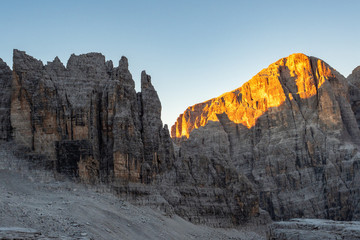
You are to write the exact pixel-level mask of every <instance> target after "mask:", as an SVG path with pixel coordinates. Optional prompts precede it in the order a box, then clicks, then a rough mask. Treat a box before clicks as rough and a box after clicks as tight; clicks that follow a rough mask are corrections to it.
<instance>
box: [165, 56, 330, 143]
mask: <svg viewBox="0 0 360 240" xmlns="http://www.w3.org/2000/svg"><path fill="white" fill-rule="evenodd" d="M331 77H334V75H333V73H332V70H331V69H330V67H329V66H328V65H327V64H326V63H324V62H323V61H321V60H319V59H317V58H314V57H308V56H306V55H304V54H301V53H296V54H292V55H290V56H289V57H287V58H282V59H280V60H278V61H277V62H275V63H273V64H271V65H270V66H269V67H268V68H266V69H263V70H262V71H260V72H259V73H258V74H257V75H255V76H254V77H253V78H252V79H251V80H249V81H248V82H246V83H245V84H244V85H243V86H241V87H240V88H237V89H235V90H234V91H231V92H227V93H224V94H222V95H221V96H219V97H217V98H213V99H210V100H208V101H206V102H203V103H199V104H195V105H193V106H191V107H188V108H187V109H186V110H185V112H184V113H183V114H181V115H180V116H179V117H178V119H177V121H176V122H175V124H174V125H173V126H172V128H171V135H172V137H173V138H183V137H186V138H188V137H189V134H190V132H191V131H192V130H193V129H195V128H199V127H201V126H205V125H206V124H207V122H208V121H219V120H218V117H217V114H222V113H226V114H227V116H228V117H229V120H231V121H232V122H234V123H237V124H243V125H244V126H246V127H248V128H251V127H253V126H254V125H255V122H256V120H257V119H258V118H259V117H260V116H261V115H263V113H264V112H265V111H267V110H268V109H269V108H272V107H278V106H280V105H281V104H283V103H284V102H285V100H286V98H287V97H288V98H289V100H292V99H293V98H294V97H296V98H301V99H305V98H309V97H311V96H314V95H316V94H317V92H318V89H319V87H320V86H321V85H322V84H323V83H324V82H325V81H326V80H327V79H329V78H331ZM286 88H292V89H297V93H296V94H295V95H296V96H294V94H291V93H289V92H293V91H289V90H288V89H286ZM286 93H287V94H286Z"/></svg>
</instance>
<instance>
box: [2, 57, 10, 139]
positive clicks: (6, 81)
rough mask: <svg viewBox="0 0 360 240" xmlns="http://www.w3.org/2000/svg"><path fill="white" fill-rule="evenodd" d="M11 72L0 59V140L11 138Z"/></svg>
mask: <svg viewBox="0 0 360 240" xmlns="http://www.w3.org/2000/svg"><path fill="white" fill-rule="evenodd" d="M11 77H12V71H11V69H10V68H9V67H8V66H7V65H6V63H5V62H4V61H3V60H2V59H1V58H0V86H1V87H0V139H1V140H9V139H10V137H11V124H10V105H11V103H10V101H11Z"/></svg>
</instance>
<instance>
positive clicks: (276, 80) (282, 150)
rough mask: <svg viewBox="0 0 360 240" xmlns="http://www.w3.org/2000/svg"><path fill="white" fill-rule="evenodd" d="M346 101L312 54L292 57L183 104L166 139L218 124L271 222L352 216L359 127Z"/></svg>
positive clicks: (339, 79) (342, 86)
mask: <svg viewBox="0 0 360 240" xmlns="http://www.w3.org/2000/svg"><path fill="white" fill-rule="evenodd" d="M349 102H350V97H349V94H348V84H347V81H346V79H345V78H344V77H343V76H342V75H340V74H339V73H337V72H336V71H335V70H334V69H332V68H331V67H330V66H328V65H327V64H326V63H324V62H323V61H321V60H319V59H316V58H314V57H307V56H305V55H303V54H294V55H291V56H289V57H287V58H283V59H280V60H279V61H277V62H275V63H274V64H271V65H270V66H269V67H268V68H267V69H264V70H262V71H261V72H260V73H259V74H257V75H256V76H255V77H254V78H253V79H251V80H250V81H249V82H247V83H245V84H244V85H243V86H242V87H240V88H238V89H236V90H235V91H232V92H230V93H226V94H223V95H221V96H220V97H218V98H214V99H211V100H209V101H207V102H204V103H200V104H197V105H194V106H192V107H190V108H188V109H187V110H186V111H185V112H184V114H182V115H180V117H179V118H178V121H177V122H176V123H175V125H174V126H173V127H172V137H173V138H178V139H179V138H185V139H186V138H187V137H189V138H188V140H185V141H183V142H181V144H180V149H181V148H183V147H185V148H186V145H187V142H188V141H195V140H194V139H193V138H196V139H198V140H197V141H200V142H201V139H204V136H206V135H200V136H198V135H195V134H194V135H193V134H192V133H193V132H195V131H196V130H194V131H192V130H193V129H195V128H199V127H200V128H199V129H201V128H203V127H201V126H205V128H204V129H206V125H207V122H209V121H214V122H215V123H216V124H217V125H218V127H219V128H223V130H224V131H225V132H226V134H227V137H228V141H229V144H228V151H229V155H230V159H231V162H232V164H233V165H234V166H235V168H236V170H237V171H238V172H239V173H241V174H244V175H245V176H246V177H247V178H248V179H249V180H250V181H251V182H252V184H253V185H254V186H255V188H256V190H257V191H258V193H259V198H260V199H259V205H260V207H261V208H263V209H265V210H267V211H268V212H269V213H270V215H271V217H272V218H273V219H283V218H285V219H287V218H290V217H317V218H332V219H340V220H350V219H358V218H359V217H360V215H359V207H358V204H357V199H359V197H360V192H359V190H358V189H359V178H360V176H359V163H360V162H359V161H360V154H359V153H358V143H359V129H358V127H357V123H356V119H355V117H354V113H353V111H352V110H351V105H350V104H349ZM190 132H191V133H190ZM189 133H190V134H189ZM208 144H210V145H214V144H217V143H216V142H209V143H208ZM194 151H195V152H196V153H192V154H193V155H194V156H195V155H196V154H198V153H200V151H199V152H197V151H196V149H195V150H194ZM180 152H181V150H180ZM214 158H215V159H218V160H220V159H221V157H218V156H216V155H214Z"/></svg>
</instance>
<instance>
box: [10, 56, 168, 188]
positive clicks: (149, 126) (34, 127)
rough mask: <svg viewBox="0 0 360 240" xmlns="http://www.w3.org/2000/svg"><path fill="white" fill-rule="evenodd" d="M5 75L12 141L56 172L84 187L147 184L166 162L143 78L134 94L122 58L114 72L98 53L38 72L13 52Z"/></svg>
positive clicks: (34, 63)
mask: <svg viewBox="0 0 360 240" xmlns="http://www.w3.org/2000/svg"><path fill="white" fill-rule="evenodd" d="M13 72H14V74H13V79H12V89H13V93H12V97H11V126H12V128H13V132H12V134H13V137H14V140H15V141H16V142H17V143H19V144H22V145H24V146H26V147H28V148H29V149H30V150H31V151H32V152H35V153H38V154H41V155H44V156H45V157H46V158H47V159H48V163H47V164H48V165H50V166H52V167H53V168H56V169H57V170H58V171H59V172H61V173H66V174H68V175H70V176H78V177H80V178H81V179H82V180H84V181H87V182H96V181H98V180H102V181H109V180H111V181H112V180H116V179H118V180H119V179H120V180H122V181H125V182H127V181H130V182H144V183H150V182H151V181H152V180H153V178H154V176H155V175H156V174H158V173H160V172H161V171H163V170H164V166H166V165H167V164H171V163H172V161H173V155H171V150H168V151H165V146H167V147H171V146H168V145H169V141H171V140H170V137H169V134H167V135H166V134H165V133H164V132H166V129H164V128H163V127H162V122H161V119H160V114H161V104H160V101H159V98H158V96H157V93H156V91H155V90H154V88H153V86H152V84H151V81H150V77H149V76H148V75H146V73H145V72H143V74H142V77H143V78H144V79H145V78H146V79H148V81H146V82H143V83H142V85H143V86H142V92H141V93H139V94H137V93H136V92H135V89H134V86H135V84H134V81H133V80H132V76H131V74H130V72H129V70H128V62H127V59H126V58H125V57H122V58H121V60H120V62H119V66H118V67H116V68H114V67H113V64H112V62H111V61H108V62H106V61H105V57H104V56H103V55H101V54H99V53H89V54H85V55H79V56H76V55H72V56H71V57H70V59H69V61H68V63H67V66H66V67H65V66H64V65H63V64H62V63H61V62H60V60H59V59H58V58H55V59H54V61H53V62H49V63H48V64H47V65H45V66H43V64H42V62H41V61H38V60H36V59H34V58H33V57H31V56H28V55H26V54H25V52H22V51H18V50H14V68H13ZM144 101H147V102H146V103H144Z"/></svg>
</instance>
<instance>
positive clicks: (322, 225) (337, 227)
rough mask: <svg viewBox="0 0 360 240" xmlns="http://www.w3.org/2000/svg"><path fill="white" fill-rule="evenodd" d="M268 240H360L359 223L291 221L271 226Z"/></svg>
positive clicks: (311, 220) (310, 220)
mask: <svg viewBox="0 0 360 240" xmlns="http://www.w3.org/2000/svg"><path fill="white" fill-rule="evenodd" d="M268 239H269V240H287V239H291V240H318V239H326V240H337V239H349V240H350V239H351V240H357V239H360V222H336V221H331V220H323V219H292V220H291V221H288V222H277V223H274V224H273V225H271V227H270V229H269V232H268Z"/></svg>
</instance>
